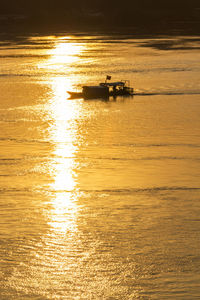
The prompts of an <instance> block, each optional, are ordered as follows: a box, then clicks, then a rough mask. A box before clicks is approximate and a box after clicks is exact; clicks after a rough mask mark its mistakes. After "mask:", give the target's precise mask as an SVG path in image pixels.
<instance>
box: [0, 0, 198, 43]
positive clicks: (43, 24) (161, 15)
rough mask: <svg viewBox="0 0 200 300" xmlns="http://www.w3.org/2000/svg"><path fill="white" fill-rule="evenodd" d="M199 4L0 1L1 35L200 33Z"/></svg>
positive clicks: (49, 0) (111, 1) (193, 2)
mask: <svg viewBox="0 0 200 300" xmlns="http://www.w3.org/2000/svg"><path fill="white" fill-rule="evenodd" d="M199 20H200V4H199V1H197V0H191V1H187V2H185V1H181V0H173V1H171V0H168V1H158V0H155V1H151V2H149V1H148V0H143V1H139V0H135V1H131V0H125V1H123V3H120V2H116V1H114V0H110V1H109V2H108V1H105V0H102V1H89V0H86V1H78V0H77V1H73V2H69V1H64V0H58V1H53V0H48V1H47V0H43V1H36V0H35V1H29V2H27V1H25V0H18V1H17V2H16V1H13V0H9V1H6V0H1V11H0V27H1V38H5V39H6V36H8V35H10V34H11V35H13V36H17V35H18V36H19V35H30V34H35V33H37V34H40V35H42V34H45V35H51V34H58V33H60V32H62V33H65V32H67V33H69V32H70V33H71V34H72V33H73V34H74V33H82V32H83V33H84V34H87V33H90V34H93V33H95V34H100V33H104V34H105V33H106V34H111V33H112V34H113V33H120V34H121V36H122V35H126V34H129V35H132V36H134V37H145V36H146V37H147V36H148V37H150V36H156V35H157V36H158V35H168V36H169V35H172V36H175V35H199V34H200V21H199Z"/></svg>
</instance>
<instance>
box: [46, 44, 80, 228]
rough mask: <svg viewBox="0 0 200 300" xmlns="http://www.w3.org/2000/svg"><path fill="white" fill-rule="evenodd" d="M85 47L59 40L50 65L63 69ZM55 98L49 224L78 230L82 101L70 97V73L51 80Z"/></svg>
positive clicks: (53, 226) (50, 127)
mask: <svg viewBox="0 0 200 300" xmlns="http://www.w3.org/2000/svg"><path fill="white" fill-rule="evenodd" d="M80 51H81V49H80V48H77V47H76V46H75V45H73V44H71V45H69V44H68V43H64V42H63V41H62V43H60V42H59V43H58V45H57V46H56V47H55V48H54V49H53V50H52V56H51V58H50V59H49V61H48V62H47V66H48V65H50V66H51V67H52V68H55V69H56V68H57V67H58V65H59V69H60V68H61V66H62V65H63V67H65V64H66V63H69V62H72V61H73V60H76V59H78V58H77V56H76V55H77V54H79V53H80ZM51 88H52V99H51V100H50V101H49V110H50V115H51V120H52V121H51V124H50V126H49V135H50V139H51V141H52V142H53V144H54V150H53V153H52V156H53V161H52V163H51V165H50V173H51V176H52V182H51V184H50V186H49V189H50V190H51V192H52V194H53V197H52V207H53V209H52V211H51V217H50V222H49V225H50V226H51V227H52V228H53V230H56V231H59V232H66V231H70V232H74V231H76V227H77V224H76V219H77V215H78V206H77V204H76V201H77V197H78V190H77V184H76V170H77V167H78V166H77V162H76V151H77V150H78V139H79V133H78V125H77V124H78V123H77V120H78V117H79V114H80V109H81V103H80V102H76V101H69V100H67V90H69V89H70V88H71V81H70V78H69V77H66V76H56V77H53V78H52V80H51Z"/></svg>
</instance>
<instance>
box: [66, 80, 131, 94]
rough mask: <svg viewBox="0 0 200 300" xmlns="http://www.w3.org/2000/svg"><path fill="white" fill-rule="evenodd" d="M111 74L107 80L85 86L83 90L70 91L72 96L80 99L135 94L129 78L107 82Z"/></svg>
mask: <svg viewBox="0 0 200 300" xmlns="http://www.w3.org/2000/svg"><path fill="white" fill-rule="evenodd" d="M110 79H111V76H107V77H106V80H105V82H103V83H100V84H99V85H96V86H87V85H85V86H83V87H82V92H70V91H69V92H68V94H69V95H70V98H73V99H78V98H84V99H95V98H104V99H106V98H109V97H110V96H113V97H117V96H131V95H133V94H134V90H133V88H131V87H130V81H129V80H121V81H116V82H107V80H110Z"/></svg>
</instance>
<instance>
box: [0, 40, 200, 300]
mask: <svg viewBox="0 0 200 300" xmlns="http://www.w3.org/2000/svg"><path fill="white" fill-rule="evenodd" d="M169 42H173V43H174V44H173V43H172V44H173V47H171V48H169V49H168V48H167V49H166V47H165V45H168V44H169ZM198 47H199V39H198V38H197V39H191V38H188V37H185V38H184V39H183V38H179V37H176V38H173V39H170V38H163V39H146V40H139V39H138V40H137V39H130V38H127V37H124V38H122V37H121V38H116V37H103V36H97V37H95V36H93V37H88V36H79V37H75V36H58V37H54V36H48V37H30V38H26V39H25V38H24V39H22V38H21V39H20V38H19V39H17V40H15V41H12V42H2V43H1V46H0V61H1V68H0V87H1V94H0V100H1V101H0V123H1V133H0V145H1V156H0V169H1V177H0V178H1V183H0V189H1V202H0V205H1V212H0V224H1V226H0V237H1V250H0V262H1V271H0V278H1V279H0V280H1V285H0V295H1V296H0V298H1V299H110V300H111V299H120V300H121V299H126V300H127V299H198V297H199V294H200V285H199V282H200V271H199V270H200V255H199V242H200V234H199V231H200V218H199V209H200V189H199V188H200V186H199V182H200V176H199V171H200V168H199V167H200V156H199V150H200V143H199V129H200V119H199V115H200V75H199V74H200V66H199V61H200V53H199V50H198ZM106 75H112V80H121V79H128V80H130V81H131V83H132V85H133V87H134V88H135V93H136V95H135V96H134V97H130V98H123V97H118V98H117V99H113V98H110V100H109V101H102V100H101V99H99V100H90V101H85V100H83V99H78V100H69V99H68V97H69V95H68V94H67V91H69V90H79V89H80V88H81V86H82V85H83V84H96V83H99V82H101V81H104V79H105V76H106Z"/></svg>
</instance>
